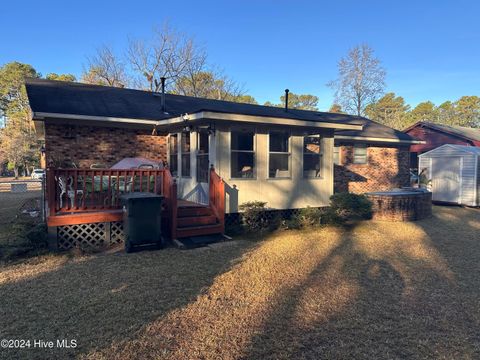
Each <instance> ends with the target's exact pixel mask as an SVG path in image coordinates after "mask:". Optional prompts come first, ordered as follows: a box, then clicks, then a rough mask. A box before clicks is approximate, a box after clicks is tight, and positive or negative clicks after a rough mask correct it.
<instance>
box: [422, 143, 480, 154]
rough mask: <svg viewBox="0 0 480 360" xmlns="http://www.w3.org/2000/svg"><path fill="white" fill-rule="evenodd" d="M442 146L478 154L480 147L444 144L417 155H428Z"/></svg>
mask: <svg viewBox="0 0 480 360" xmlns="http://www.w3.org/2000/svg"><path fill="white" fill-rule="evenodd" d="M444 147H450V148H453V149H455V150H457V151H461V152H465V153H469V154H474V155H480V147H476V146H468V145H456V144H445V145H442V146H439V147H437V148H435V149H433V150H430V151H427V152H425V153H423V154H420V155H418V156H419V157H422V156H428V155H429V154H430V155H431V154H433V153H434V152H435V151H437V150H438V149H441V148H444Z"/></svg>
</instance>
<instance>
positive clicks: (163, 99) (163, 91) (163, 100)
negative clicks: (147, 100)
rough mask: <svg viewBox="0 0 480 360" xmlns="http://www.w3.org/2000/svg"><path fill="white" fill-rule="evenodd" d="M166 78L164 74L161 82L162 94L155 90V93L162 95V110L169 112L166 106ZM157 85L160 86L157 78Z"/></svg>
mask: <svg viewBox="0 0 480 360" xmlns="http://www.w3.org/2000/svg"><path fill="white" fill-rule="evenodd" d="M165 80H166V78H165V77H164V76H162V77H161V78H160V82H161V86H162V92H161V93H160V94H158V93H156V92H154V93H153V95H154V96H160V97H161V98H162V99H161V100H162V112H163V113H165V114H168V113H167V108H166V106H165ZM155 86H157V88H158V82H157V80H156V79H155Z"/></svg>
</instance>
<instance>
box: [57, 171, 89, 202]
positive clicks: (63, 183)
mask: <svg viewBox="0 0 480 360" xmlns="http://www.w3.org/2000/svg"><path fill="white" fill-rule="evenodd" d="M72 181H73V179H72V177H69V178H68V181H67V180H66V179H65V178H64V177H62V176H60V177H59V178H58V186H59V187H60V209H61V208H63V195H65V194H67V197H68V198H69V199H70V203H71V207H72V208H73V205H74V201H75V190H73V189H72ZM77 195H80V198H81V197H83V190H81V189H77Z"/></svg>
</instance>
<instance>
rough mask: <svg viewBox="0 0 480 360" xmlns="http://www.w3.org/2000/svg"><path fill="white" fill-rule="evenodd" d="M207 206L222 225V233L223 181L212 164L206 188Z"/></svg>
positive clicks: (223, 208) (223, 222)
mask: <svg viewBox="0 0 480 360" xmlns="http://www.w3.org/2000/svg"><path fill="white" fill-rule="evenodd" d="M208 196H209V201H208V203H209V206H210V208H211V209H212V210H213V212H214V213H215V216H216V217H217V218H218V220H219V223H220V224H221V225H222V233H224V232H225V183H224V182H223V179H222V178H221V177H220V176H219V175H218V174H217V173H216V172H215V168H214V167H213V165H212V166H211V168H210V184H209V189H208Z"/></svg>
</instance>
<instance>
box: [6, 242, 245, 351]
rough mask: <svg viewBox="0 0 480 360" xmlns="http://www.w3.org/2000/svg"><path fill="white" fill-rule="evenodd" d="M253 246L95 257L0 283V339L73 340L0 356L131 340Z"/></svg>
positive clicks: (189, 298) (89, 347)
mask: <svg viewBox="0 0 480 360" xmlns="http://www.w3.org/2000/svg"><path fill="white" fill-rule="evenodd" d="M253 245H254V244H252V243H250V242H246V241H240V242H233V243H230V244H228V245H225V246H221V247H216V248H202V249H196V250H192V251H180V250H177V249H171V248H170V249H165V250H161V251H145V252H139V253H134V254H125V253H123V252H118V253H112V254H101V255H96V256H90V257H86V258H74V259H71V260H68V261H66V260H65V261H63V262H62V261H61V262H58V266H57V267H52V269H51V271H46V272H44V273H42V274H34V273H33V274H32V273H28V274H25V276H24V277H23V278H22V277H21V276H18V277H17V279H12V280H11V281H5V282H4V283H3V284H2V285H0V304H1V308H0V309H1V310H0V323H1V324H2V326H1V328H0V338H2V339H31V340H32V341H33V339H42V340H46V341H56V339H68V340H72V339H75V340H76V342H77V348H75V349H57V348H54V349H50V350H42V349H22V350H11V351H10V350H4V349H2V352H1V354H0V357H3V356H6V357H7V358H13V357H18V358H46V357H48V358H67V357H73V356H78V355H79V354H82V353H83V354H86V353H88V352H90V351H92V350H95V349H100V348H104V347H106V346H108V345H110V344H111V343H112V342H116V341H121V340H126V339H128V338H130V337H133V336H135V334H136V332H137V331H139V330H140V329H141V328H142V327H144V326H146V325H147V324H149V323H150V322H151V321H152V320H154V319H157V318H159V317H162V316H164V315H165V314H166V313H168V312H169V311H171V310H173V309H175V308H180V307H183V306H185V305H186V304H188V303H189V302H191V301H194V300H195V298H196V297H197V296H198V295H199V294H200V293H201V292H202V290H203V289H205V288H208V287H209V286H210V285H211V283H212V281H213V279H214V278H215V277H216V276H218V275H219V274H221V273H223V272H225V271H226V270H228V268H229V267H230V266H231V264H232V262H233V261H234V260H235V259H237V258H238V257H240V256H241V255H242V254H243V253H244V252H245V251H247V250H248V249H249V248H251V247H252V246H253ZM64 262H65V263H64ZM0 270H1V269H0ZM19 271H21V270H20V269H19ZM17 275H18V274H17Z"/></svg>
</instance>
